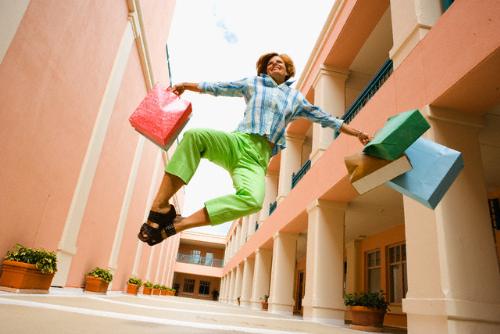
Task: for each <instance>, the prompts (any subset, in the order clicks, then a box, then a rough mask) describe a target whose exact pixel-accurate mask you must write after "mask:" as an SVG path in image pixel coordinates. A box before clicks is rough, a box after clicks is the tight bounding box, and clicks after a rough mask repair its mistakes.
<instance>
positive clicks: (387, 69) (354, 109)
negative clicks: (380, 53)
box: [335, 59, 393, 137]
mask: <svg viewBox="0 0 500 334" xmlns="http://www.w3.org/2000/svg"><path fill="white" fill-rule="evenodd" d="M392 69H393V64H392V59H388V60H386V61H385V63H384V64H383V65H382V67H381V68H380V69H379V71H378V72H377V74H375V76H374V77H373V79H372V80H371V81H370V82H369V83H368V85H367V86H366V87H365V89H364V90H363V91H362V92H361V94H359V96H358V97H357V98H356V100H355V101H354V102H353V104H351V106H350V107H349V108H348V109H347V111H346V112H345V114H344V115H343V116H342V117H341V119H343V120H344V122H345V123H347V124H349V123H350V122H351V121H352V120H353V119H354V117H356V115H357V114H358V113H359V111H360V110H361V108H363V107H364V106H365V105H366V103H368V101H370V99H371V98H372V96H373V95H375V93H376V92H377V91H378V90H379V88H380V87H382V85H383V84H384V82H385V81H386V80H387V79H388V78H389V77H390V76H391V74H392ZM338 135H339V132H338V131H335V137H337V136H338Z"/></svg>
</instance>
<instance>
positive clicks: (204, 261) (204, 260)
mask: <svg viewBox="0 0 500 334" xmlns="http://www.w3.org/2000/svg"><path fill="white" fill-rule="evenodd" d="M177 262H182V263H190V264H198V265H201V266H207V267H218V268H222V267H223V266H224V263H223V260H221V259H214V258H211V257H205V256H198V255H193V254H182V253H178V254H177Z"/></svg>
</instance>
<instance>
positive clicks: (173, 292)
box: [168, 288, 175, 296]
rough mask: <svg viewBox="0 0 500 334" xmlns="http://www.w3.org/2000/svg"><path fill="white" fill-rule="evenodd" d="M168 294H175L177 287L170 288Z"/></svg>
mask: <svg viewBox="0 0 500 334" xmlns="http://www.w3.org/2000/svg"><path fill="white" fill-rule="evenodd" d="M168 295H169V296H175V289H172V288H170V289H168Z"/></svg>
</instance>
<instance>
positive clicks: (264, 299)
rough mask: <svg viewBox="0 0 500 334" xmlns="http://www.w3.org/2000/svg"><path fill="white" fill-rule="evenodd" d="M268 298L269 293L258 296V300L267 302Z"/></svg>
mask: <svg viewBox="0 0 500 334" xmlns="http://www.w3.org/2000/svg"><path fill="white" fill-rule="evenodd" d="M268 299H269V295H264V296H262V297H260V300H263V301H264V302H265V303H267V301H268Z"/></svg>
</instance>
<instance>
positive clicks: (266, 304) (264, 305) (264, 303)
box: [260, 302, 269, 311]
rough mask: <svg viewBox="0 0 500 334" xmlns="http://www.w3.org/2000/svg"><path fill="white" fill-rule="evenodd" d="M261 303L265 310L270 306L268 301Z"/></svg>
mask: <svg viewBox="0 0 500 334" xmlns="http://www.w3.org/2000/svg"><path fill="white" fill-rule="evenodd" d="M260 304H261V305H262V309H263V310H264V311H267V308H268V306H269V304H268V302H260Z"/></svg>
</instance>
